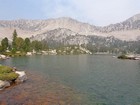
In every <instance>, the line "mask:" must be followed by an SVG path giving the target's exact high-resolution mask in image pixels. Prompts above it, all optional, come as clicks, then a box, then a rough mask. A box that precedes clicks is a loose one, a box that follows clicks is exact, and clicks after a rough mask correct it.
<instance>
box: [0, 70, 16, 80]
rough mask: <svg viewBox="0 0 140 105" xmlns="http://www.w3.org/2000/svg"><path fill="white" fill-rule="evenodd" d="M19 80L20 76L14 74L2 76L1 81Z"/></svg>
mask: <svg viewBox="0 0 140 105" xmlns="http://www.w3.org/2000/svg"><path fill="white" fill-rule="evenodd" d="M17 78H18V74H16V73H14V72H11V73H4V74H0V80H3V81H13V80H15V79H17Z"/></svg>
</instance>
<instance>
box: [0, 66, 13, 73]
mask: <svg viewBox="0 0 140 105" xmlns="http://www.w3.org/2000/svg"><path fill="white" fill-rule="evenodd" d="M10 72H12V68H10V67H7V66H0V74H2V73H10Z"/></svg>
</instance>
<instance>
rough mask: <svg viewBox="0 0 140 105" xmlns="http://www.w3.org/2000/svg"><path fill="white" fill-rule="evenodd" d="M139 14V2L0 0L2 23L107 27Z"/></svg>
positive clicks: (138, 0) (118, 0)
mask: <svg viewBox="0 0 140 105" xmlns="http://www.w3.org/2000/svg"><path fill="white" fill-rule="evenodd" d="M138 13H140V0H0V20H13V19H48V18H58V17H71V18H74V19H77V20H79V21H82V22H88V23H90V24H93V25H99V26H102V25H108V24H111V23H117V22H120V21H123V20H125V19H127V18H129V17H131V16H133V15H135V14H138Z"/></svg>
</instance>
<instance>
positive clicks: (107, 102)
mask: <svg viewBox="0 0 140 105" xmlns="http://www.w3.org/2000/svg"><path fill="white" fill-rule="evenodd" d="M0 64H3V65H9V66H12V67H14V66H15V67H17V68H19V69H22V70H26V72H27V73H28V72H29V74H30V75H31V74H32V73H36V74H38V75H39V76H38V77H36V78H38V79H39V78H41V79H44V80H45V79H46V80H47V78H49V79H50V80H51V81H55V83H56V84H63V86H65V87H67V88H65V90H64V91H65V92H66V91H69V90H71V89H72V90H73V93H76V95H77V94H80V95H82V98H83V99H82V100H85V102H86V105H94V104H95V105H96V104H98V105H100V104H101V105H140V61H138V60H137V61H134V60H119V59H117V58H113V57H112V56H108V55H63V56H61V55H56V56H49V55H48V56H43V55H38V56H31V57H18V58H11V59H8V60H2V61H0ZM30 75H29V76H30ZM32 77H33V76H32ZM41 79H40V81H42V80H41ZM28 81H30V79H28V80H27V83H28ZM33 83H34V84H36V83H35V82H33V80H32V82H31V81H30V84H33ZM45 83H46V82H44V81H43V82H42V83H41V82H40V84H39V85H40V86H39V87H37V86H35V87H31V88H32V92H33V94H34V95H35V94H40V95H42V94H44V95H45V93H44V92H45V91H47V90H48V87H47V88H46V86H47V85H49V84H47V83H46V85H44V84H45ZM22 85H26V82H25V83H23V84H22ZM41 85H42V86H41ZM33 86H34V85H33ZM51 86H52V85H51ZM61 86H62V85H61ZM61 86H60V87H61ZM63 86H62V87H63ZM53 87H57V86H56V85H53ZM60 87H59V88H60ZM13 88H15V90H16V88H18V86H14V87H13ZM34 88H36V89H34ZM39 88H41V89H43V90H42V91H44V92H41V89H40V91H39ZM26 89H27V87H26ZM56 89H57V88H56ZM5 91H7V90H5ZM8 91H10V90H8ZM35 91H38V92H35ZM61 93H63V89H62V90H61ZM3 94H4V93H3ZM5 94H7V96H8V93H5ZM46 94H48V93H46ZM58 94H59V92H58ZM63 94H65V93H63ZM0 95H1V94H0ZM34 95H33V96H32V97H34ZM64 97H66V96H64ZM64 97H63V99H64ZM71 97H72V96H71ZM75 97H76V96H75ZM0 98H4V96H0ZM28 98H29V97H28ZM42 100H43V99H42ZM71 100H74V98H73V99H72V98H71ZM22 101H23V100H22ZM26 101H27V100H26ZM63 101H65V100H63ZM23 103H24V102H23ZM63 104H66V103H63ZM71 105H76V104H75V103H73V104H72V103H71ZM77 105H78V104H77ZM79 105H80V103H79Z"/></svg>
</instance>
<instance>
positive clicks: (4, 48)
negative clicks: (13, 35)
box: [1, 37, 9, 51]
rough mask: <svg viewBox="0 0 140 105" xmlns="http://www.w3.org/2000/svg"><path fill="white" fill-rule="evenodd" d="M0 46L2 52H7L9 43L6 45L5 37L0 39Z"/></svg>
mask: <svg viewBox="0 0 140 105" xmlns="http://www.w3.org/2000/svg"><path fill="white" fill-rule="evenodd" d="M1 46H2V49H3V51H6V50H7V48H8V47H9V43H8V38H7V37H5V38H4V39H2V41H1Z"/></svg>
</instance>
